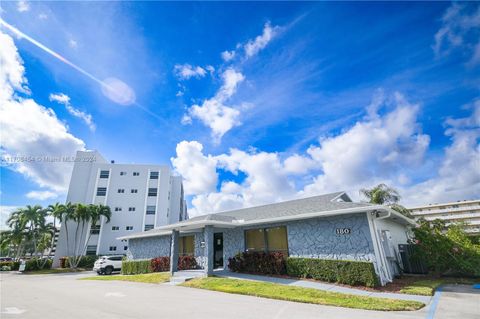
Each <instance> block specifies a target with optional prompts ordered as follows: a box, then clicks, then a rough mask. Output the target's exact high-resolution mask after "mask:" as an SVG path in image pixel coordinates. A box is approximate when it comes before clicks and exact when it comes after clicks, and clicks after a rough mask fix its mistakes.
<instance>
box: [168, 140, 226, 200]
mask: <svg viewBox="0 0 480 319" xmlns="http://www.w3.org/2000/svg"><path fill="white" fill-rule="evenodd" d="M202 150H203V145H202V144H200V143H198V142H196V141H191V142H188V141H182V142H180V143H178V144H177V148H176V152H177V157H175V158H172V159H171V160H172V164H173V167H174V168H175V170H176V171H177V172H178V173H179V174H181V175H182V177H183V179H184V180H183V185H184V187H185V192H186V193H187V194H200V193H205V192H211V191H213V190H215V187H216V185H217V181H218V176H217V173H216V170H215V166H216V160H215V159H214V158H212V157H211V156H205V155H203V153H202Z"/></svg>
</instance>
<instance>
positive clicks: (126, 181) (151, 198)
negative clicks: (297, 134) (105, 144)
mask: <svg viewBox="0 0 480 319" xmlns="http://www.w3.org/2000/svg"><path fill="white" fill-rule="evenodd" d="M66 202H67V203H68V202H71V203H82V204H103V205H107V206H109V207H110V209H111V211H112V216H111V220H110V222H109V223H106V222H105V220H104V219H102V220H101V221H100V222H99V224H98V225H97V226H96V227H93V228H92V227H90V226H88V231H87V234H82V235H79V238H78V239H77V240H80V241H82V242H83V245H84V246H86V250H85V251H84V252H83V253H84V254H87V255H107V254H126V253H127V250H128V245H127V241H126V240H118V239H117V238H118V237H121V236H127V235H129V234H132V233H136V232H143V231H147V230H150V229H153V228H156V227H159V226H164V225H168V224H171V223H178V222H180V221H182V220H185V219H188V214H187V207H186V203H185V200H184V193H183V185H182V178H181V177H180V176H173V175H172V171H171V169H170V168H169V167H168V166H166V165H142V164H116V163H115V162H114V161H111V162H108V161H106V160H105V159H104V158H103V157H102V155H101V154H100V153H98V152H96V151H86V152H82V151H79V152H77V156H76V159H75V164H74V167H73V172H72V177H71V179H70V185H69V189H68V194H67V200H66ZM70 225H72V226H70ZM68 228H69V229H68V232H69V238H70V240H69V245H70V246H72V247H73V242H74V239H72V236H74V235H73V234H72V233H71V232H72V230H71V229H74V228H75V224H74V223H73V222H69V224H68ZM65 229H66V227H65V226H64V225H62V227H61V228H60V234H59V238H58V243H57V245H56V251H55V258H54V266H56V265H58V260H59V258H61V257H63V256H67V255H68V252H69V251H72V249H70V250H67V240H66V231H65ZM89 234H90V235H91V237H90V239H89V240H88V243H85V241H86V240H87V238H88V236H89ZM72 247H71V248H72Z"/></svg>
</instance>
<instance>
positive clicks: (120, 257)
mask: <svg viewBox="0 0 480 319" xmlns="http://www.w3.org/2000/svg"><path fill="white" fill-rule="evenodd" d="M114 250H117V247H115V249H114ZM107 259H108V260H116V261H120V260H122V259H123V257H122V256H112V257H108V258H107Z"/></svg>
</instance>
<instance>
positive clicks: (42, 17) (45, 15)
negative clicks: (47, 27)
mask: <svg viewBox="0 0 480 319" xmlns="http://www.w3.org/2000/svg"><path fill="white" fill-rule="evenodd" d="M38 18H39V19H40V20H47V19H48V15H47V14H46V13H43V12H42V13H40V14H39V15H38Z"/></svg>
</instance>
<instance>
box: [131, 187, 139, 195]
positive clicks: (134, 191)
mask: <svg viewBox="0 0 480 319" xmlns="http://www.w3.org/2000/svg"><path fill="white" fill-rule="evenodd" d="M130 193H132V194H136V193H138V189H135V188H132V189H131V190H130Z"/></svg>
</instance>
